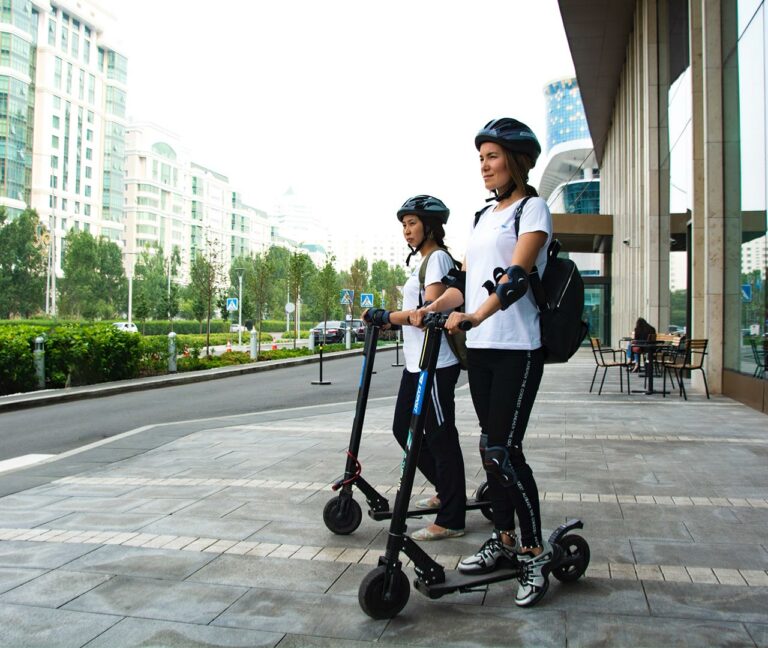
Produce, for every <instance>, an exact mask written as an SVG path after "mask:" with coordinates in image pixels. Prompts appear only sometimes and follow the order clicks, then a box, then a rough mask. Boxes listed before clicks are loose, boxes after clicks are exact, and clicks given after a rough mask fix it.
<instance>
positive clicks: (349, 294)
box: [341, 288, 355, 306]
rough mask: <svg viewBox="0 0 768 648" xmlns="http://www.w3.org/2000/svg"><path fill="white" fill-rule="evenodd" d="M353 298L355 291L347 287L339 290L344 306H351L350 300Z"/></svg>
mask: <svg viewBox="0 0 768 648" xmlns="http://www.w3.org/2000/svg"><path fill="white" fill-rule="evenodd" d="M354 298H355V291H354V290H350V289H349V288H342V290H341V303H342V304H344V305H345V306H351V305H352V301H353V299H354Z"/></svg>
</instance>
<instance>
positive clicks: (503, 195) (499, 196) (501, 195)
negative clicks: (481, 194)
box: [485, 182, 517, 202]
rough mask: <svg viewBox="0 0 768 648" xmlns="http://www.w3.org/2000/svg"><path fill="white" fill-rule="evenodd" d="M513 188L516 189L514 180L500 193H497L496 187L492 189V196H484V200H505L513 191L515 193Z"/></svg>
mask: <svg viewBox="0 0 768 648" xmlns="http://www.w3.org/2000/svg"><path fill="white" fill-rule="evenodd" d="M515 189H517V185H516V184H515V183H514V182H512V183H510V185H509V186H508V187H507V188H506V190H504V192H502V193H499V190H498V189H494V190H493V196H491V197H490V198H486V199H485V202H492V201H494V200H495V201H496V202H501V201H502V200H506V199H507V198H509V197H510V196H511V195H512V194H513V193H515Z"/></svg>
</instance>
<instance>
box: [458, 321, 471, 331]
mask: <svg viewBox="0 0 768 648" xmlns="http://www.w3.org/2000/svg"><path fill="white" fill-rule="evenodd" d="M471 328H472V322H470V321H469V320H461V322H459V329H460V330H462V331H468V330H469V329H471Z"/></svg>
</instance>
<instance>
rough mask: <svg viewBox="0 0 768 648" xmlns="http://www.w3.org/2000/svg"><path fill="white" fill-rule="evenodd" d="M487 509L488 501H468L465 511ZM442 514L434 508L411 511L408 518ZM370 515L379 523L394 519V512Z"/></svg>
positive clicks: (376, 512)
mask: <svg viewBox="0 0 768 648" xmlns="http://www.w3.org/2000/svg"><path fill="white" fill-rule="evenodd" d="M485 507H488V508H489V509H490V507H491V503H490V502H489V501H487V500H478V499H474V498H472V499H468V500H467V506H466V508H465V510H467V511H477V510H478V509H483V508H485ZM439 512H440V509H439V508H433V509H421V508H419V509H411V510H409V511H408V512H407V513H406V517H409V518H419V517H422V516H424V515H437V513H439ZM368 515H369V516H370V517H371V518H372V519H374V520H376V521H377V522H380V521H381V520H391V519H392V511H391V510H387V511H372V510H370V509H369V510H368Z"/></svg>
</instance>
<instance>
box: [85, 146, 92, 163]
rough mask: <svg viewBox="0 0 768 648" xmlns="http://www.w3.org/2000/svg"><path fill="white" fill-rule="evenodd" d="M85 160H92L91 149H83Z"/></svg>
mask: <svg viewBox="0 0 768 648" xmlns="http://www.w3.org/2000/svg"><path fill="white" fill-rule="evenodd" d="M85 159H86V160H92V159H93V149H89V148H87V149H85Z"/></svg>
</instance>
